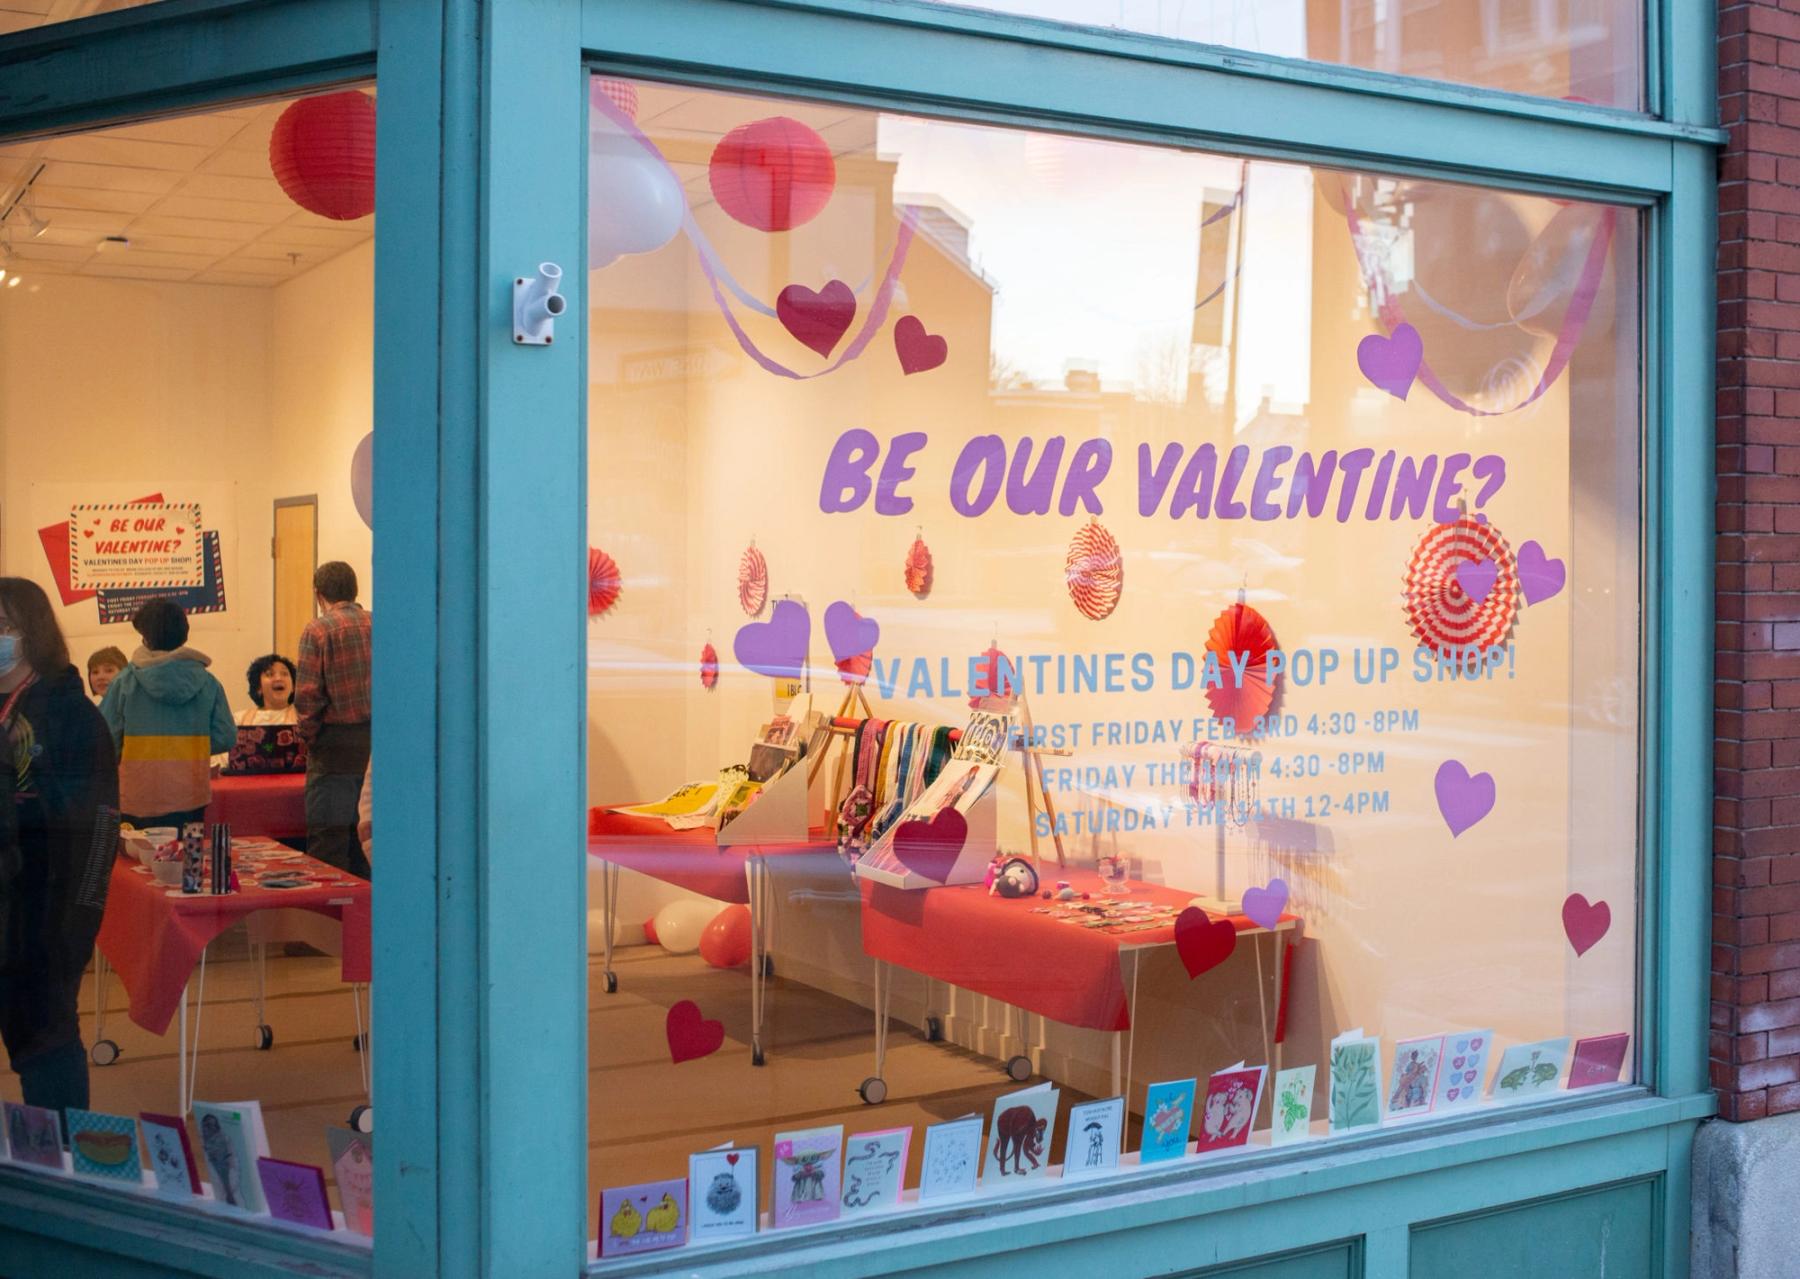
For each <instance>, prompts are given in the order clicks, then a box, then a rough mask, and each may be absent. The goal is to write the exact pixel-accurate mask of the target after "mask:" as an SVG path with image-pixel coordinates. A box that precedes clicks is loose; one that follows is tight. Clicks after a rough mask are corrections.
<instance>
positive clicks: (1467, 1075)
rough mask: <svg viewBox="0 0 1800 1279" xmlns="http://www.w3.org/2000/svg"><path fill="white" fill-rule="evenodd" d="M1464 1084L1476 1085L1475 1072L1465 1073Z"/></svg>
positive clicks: (1466, 1071)
mask: <svg viewBox="0 0 1800 1279" xmlns="http://www.w3.org/2000/svg"><path fill="white" fill-rule="evenodd" d="M1463 1082H1464V1083H1470V1084H1472V1083H1474V1082H1475V1072H1474V1071H1472V1070H1465V1071H1463Z"/></svg>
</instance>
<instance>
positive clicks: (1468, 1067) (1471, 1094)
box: [1433, 1030, 1494, 1110]
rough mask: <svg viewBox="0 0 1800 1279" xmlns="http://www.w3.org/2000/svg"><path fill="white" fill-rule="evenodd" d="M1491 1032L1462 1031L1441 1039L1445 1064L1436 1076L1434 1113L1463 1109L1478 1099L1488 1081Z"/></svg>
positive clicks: (1492, 1040)
mask: <svg viewBox="0 0 1800 1279" xmlns="http://www.w3.org/2000/svg"><path fill="white" fill-rule="evenodd" d="M1493 1042H1494V1032H1493V1031H1491V1030H1461V1031H1456V1032H1454V1033H1452V1034H1448V1035H1445V1036H1444V1064H1443V1069H1442V1070H1440V1071H1439V1072H1438V1083H1437V1100H1436V1101H1435V1102H1434V1103H1433V1109H1436V1110H1442V1109H1444V1108H1445V1107H1447V1106H1466V1105H1468V1104H1469V1103H1470V1102H1472V1101H1474V1100H1475V1099H1476V1098H1477V1097H1479V1096H1481V1081H1482V1080H1483V1079H1484V1078H1486V1077H1487V1063H1488V1051H1489V1046H1490V1045H1491V1044H1492V1043H1493Z"/></svg>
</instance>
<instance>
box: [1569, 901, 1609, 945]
mask: <svg viewBox="0 0 1800 1279" xmlns="http://www.w3.org/2000/svg"><path fill="white" fill-rule="evenodd" d="M1562 915H1563V932H1565V933H1567V934H1568V936H1569V945H1571V946H1573V947H1574V948H1575V953H1576V954H1577V955H1585V954H1587V953H1588V951H1590V950H1592V949H1593V948H1594V947H1595V946H1596V945H1598V944H1599V942H1600V939H1601V938H1602V937H1604V936H1606V930H1607V929H1609V928H1611V927H1612V907H1610V906H1608V905H1607V904H1606V903H1605V902H1595V903H1594V904H1593V905H1591V906H1590V905H1588V899H1587V898H1585V897H1583V896H1582V895H1581V894H1580V893H1570V894H1569V896H1568V899H1567V900H1566V901H1564V902H1563V912H1562Z"/></svg>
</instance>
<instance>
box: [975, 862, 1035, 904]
mask: <svg viewBox="0 0 1800 1279" xmlns="http://www.w3.org/2000/svg"><path fill="white" fill-rule="evenodd" d="M987 888H988V896H990V897H993V896H996V895H997V896H1000V897H1030V896H1031V895H1032V894H1034V893H1036V892H1037V890H1038V877H1037V869H1036V868H1035V867H1034V866H1032V864H1031V863H1030V862H1028V861H1026V860H1025V859H1024V858H1023V857H1012V856H1008V855H1007V854H1004V853H1002V854H1001V855H1000V856H998V857H996V858H994V860H993V861H992V862H991V863H990V864H989V865H988V873H987Z"/></svg>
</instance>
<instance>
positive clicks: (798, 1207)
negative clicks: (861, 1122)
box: [774, 1124, 844, 1230]
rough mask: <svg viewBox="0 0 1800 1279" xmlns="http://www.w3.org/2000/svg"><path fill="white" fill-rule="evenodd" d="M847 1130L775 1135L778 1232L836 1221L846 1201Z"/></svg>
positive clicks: (808, 1131)
mask: <svg viewBox="0 0 1800 1279" xmlns="http://www.w3.org/2000/svg"><path fill="white" fill-rule="evenodd" d="M843 1156H844V1126H843V1125H842V1124H834V1125H833V1126H831V1127H830V1128H808V1129H805V1130H804V1131H801V1132H779V1133H776V1134H775V1217H774V1220H775V1228H776V1229H778V1230H780V1229H783V1228H785V1227H788V1226H813V1225H817V1224H818V1223H819V1222H821V1221H836V1220H837V1217H838V1213H839V1212H840V1211H841V1210H842V1199H843V1185H842V1173H843Z"/></svg>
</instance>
